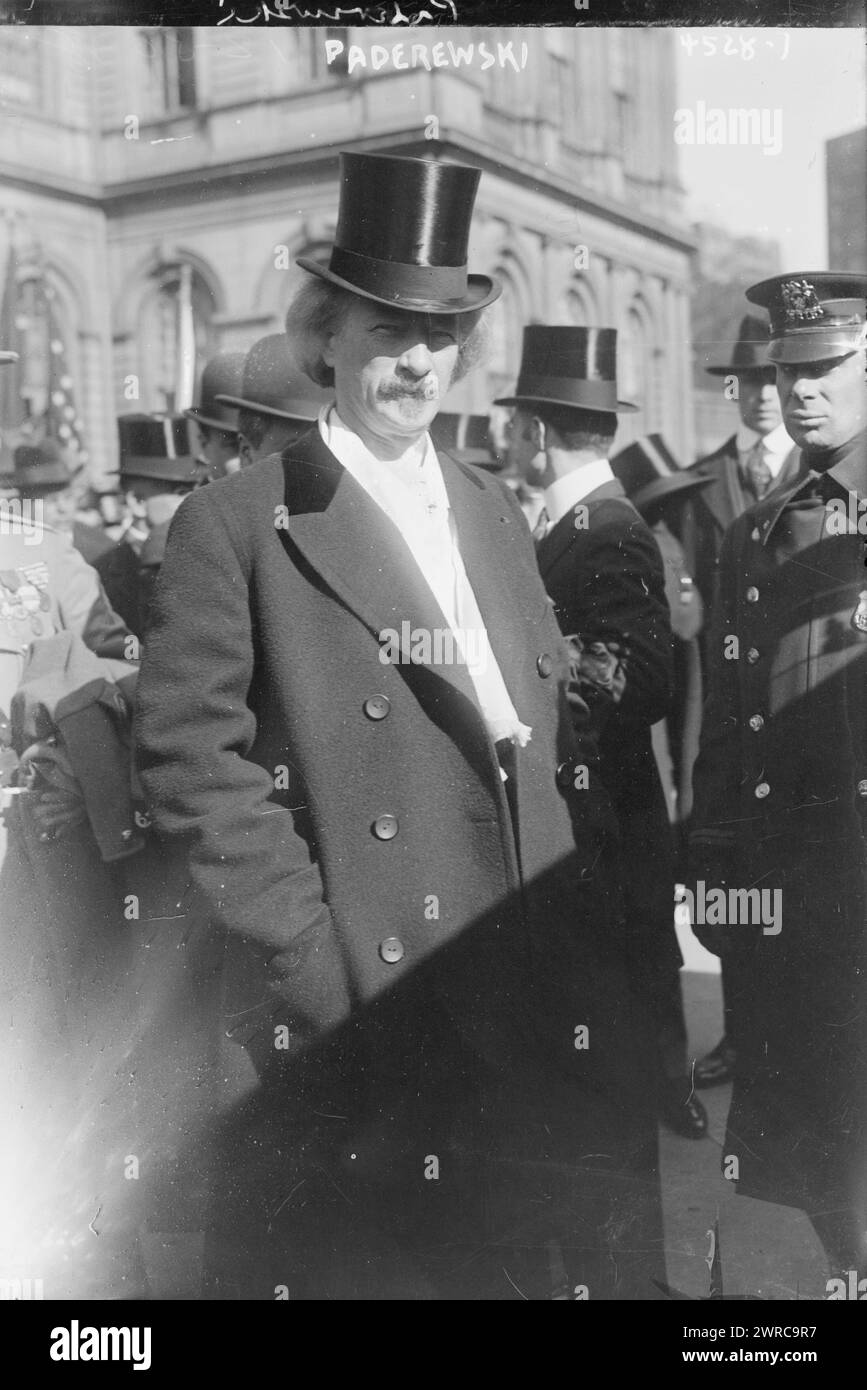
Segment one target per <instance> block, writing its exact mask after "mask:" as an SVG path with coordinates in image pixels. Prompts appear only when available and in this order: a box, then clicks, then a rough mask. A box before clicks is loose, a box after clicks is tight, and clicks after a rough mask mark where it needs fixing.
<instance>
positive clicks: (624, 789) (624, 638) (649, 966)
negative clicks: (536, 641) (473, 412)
mask: <svg viewBox="0 0 867 1390" xmlns="http://www.w3.org/2000/svg"><path fill="white" fill-rule="evenodd" d="M616 345H617V333H616V330H615V329H613V328H570V327H545V326H542V325H535V324H534V325H531V326H530V327H527V328H525V329H524V342H523V355H522V358H521V369H520V375H519V378H518V385H517V387H516V388H515V393H514V395H512V396H509V397H504V398H501V399H500V400H498V401H496V402H495V404H496V405H512V406H514V407H515V413H514V418H513V420H512V426H511V434H512V440H513V451H514V455H515V460H516V462H517V465H518V468H519V470H520V471H521V472H522V474H523V476H524V477H525V478H526V480H527V481H528V482H529V483H535V484H536V485H537V486H541V487H542V488H543V489H544V502H543V507H542V512H541V514H540V518H539V522H538V523H537V527H536V529H535V531H534V535H535V537H536V541H537V558H538V562H539V570H540V573H541V575H542V579H543V581H544V584H545V588H546V590H547V592H548V594H549V596H550V598H551V600H552V601H553V604H554V611H555V613H556V615H557V618H558V620H559V623H560V626H561V628H562V630H563V632H564V633H568V634H575V635H576V636H577V639H578V641H579V643H580V645H582V646H583V647H584V649H585V651H586V652H587V653H588V654H593V653H594V652H595V653H598V652H599V651H600V650H601V651H602V652H605V651H607V652H610V653H611V654H612V655H613V656H614V657H615V658H616V660H617V663H618V666H619V672H620V678H621V680H623V681H625V683H624V684H623V688H622V690H621V691H620V692H619V695H618V698H617V699H616V701H614V700H610V699H609V700H608V701H607V702H606V704H605V710H604V722H603V724H602V730H601V736H600V752H601V755H602V774H603V779H604V781H605V784H606V786H608V787H609V788H610V790H611V792H612V795H613V798H614V806H615V810H616V812H617V817H618V820H619V822H620V833H621V839H622V842H623V847H624V850H625V858H624V865H623V870H622V872H623V878H624V891H625V899H626V910H627V930H628V936H627V937H626V938H624V940H623V941H622V942H621V950H622V951H623V955H624V959H625V960H626V961H627V963H628V967H629V971H630V975H631V977H632V979H633V981H634V982H635V988H636V992H637V993H638V994H639V995H640V996H641V997H642V998H644V999H646V1000H647V1002H648V1004H650V1005H651V1007H652V1010H653V1014H654V1018H655V1021H656V1025H657V1037H658V1039H659V1042H660V1057H659V1061H660V1070H661V1074H660V1077H659V1086H658V1089H659V1110H660V1114H661V1116H662V1118H663V1119H664V1120H665V1121H666V1123H667V1124H668V1125H670V1126H671V1127H672V1128H673V1129H675V1130H676V1131H677V1132H678V1133H679V1134H682V1135H684V1137H686V1138H693V1139H699V1138H701V1137H702V1136H703V1135H704V1134H705V1132H706V1130H707V1116H706V1115H705V1113H704V1110H703V1108H702V1106H701V1104H700V1103H699V1102H698V1101H697V1100H696V1098H695V1096H694V1095H692V1094H691V1092H692V1087H691V1086H690V1084H689V1078H688V1076H687V1070H686V1041H685V1036H684V1031H683V1012H682V1008H681V1006H680V1000H679V990H680V984H679V977H678V970H679V968H680V964H681V958H680V951H679V948H678V945H677V938H676V936H675V933H674V911H673V897H674V866H673V863H672V840H671V831H670V828H669V823H668V812H667V809H666V804H665V798H664V795H663V791H662V786H661V784H660V780H659V773H658V771H657V768H656V763H655V760H654V755H653V748H652V744H651V736H650V728H651V725H652V724H655V723H656V722H657V720H659V719H662V718H663V717H664V716H665V714H666V713H667V711H668V709H669V706H670V703H671V698H672V679H673V676H672V664H671V628H670V625H669V616H668V604H667V602H666V597H665V576H664V572H663V567H662V560H661V557H660V554H659V550H658V548H657V546H656V543H655V541H654V539H653V536H652V535H651V534H650V531H649V530H648V528H647V526H646V525H645V524H644V522H643V521H642V519H641V517H640V516H639V514H638V512H637V511H636V509H635V507H634V506H633V505H632V503H631V502H629V501H628V500H627V497H626V493H625V491H624V489H623V487H622V486H621V484H620V483H619V482H618V481H617V479H616V478H615V476H614V474H613V472H612V470H611V465H610V463H609V462H608V454H609V450H610V446H611V444H612V442H613V440H614V436H615V433H616V430H617V414H618V412H619V411H625V410H632V409H634V407H633V406H630V405H629V404H628V403H627V402H624V401H620V400H618V398H617V381H616ZM591 659H593V658H592V657H591V656H590V655H588V658H587V660H588V663H589V661H590V660H591ZM615 679H616V677H615ZM673 996H676V997H677V1008H676V1010H675V1022H674V1024H672V1023H671V1021H670V1019H669V1017H668V1016H669V1015H670V1013H671V1007H670V1000H671V998H672V997H673ZM672 1034H674V1037H673V1040H672V1036H671V1035H672Z"/></svg>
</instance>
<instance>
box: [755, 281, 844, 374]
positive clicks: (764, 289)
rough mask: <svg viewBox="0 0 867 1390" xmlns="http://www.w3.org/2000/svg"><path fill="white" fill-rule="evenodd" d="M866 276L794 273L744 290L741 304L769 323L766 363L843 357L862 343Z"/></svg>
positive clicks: (818, 360) (761, 282) (760, 282)
mask: <svg viewBox="0 0 867 1390" xmlns="http://www.w3.org/2000/svg"><path fill="white" fill-rule="evenodd" d="M865 295H867V275H849V274H847V273H846V272H844V271H842V270H828V271H824V270H822V271H820V270H817V271H810V270H797V271H793V272H792V273H790V274H789V275H772V276H771V278H770V279H769V280H760V281H759V283H758V284H757V285H750V287H749V289H748V290H747V299H748V300H749V301H750V303H751V304H760V305H761V306H762V308H763V309H767V311H768V313H769V314H770V318H771V332H770V346H769V354H768V355H769V358H770V361H771V362H774V363H776V362H821V361H822V360H823V359H825V358H829V357H845V356H847V355H848V354H849V353H850V352H855V351H856V349H857V348H858V347H860V346H861V344H862V343H863V342H864V323H865V305H864V299H865Z"/></svg>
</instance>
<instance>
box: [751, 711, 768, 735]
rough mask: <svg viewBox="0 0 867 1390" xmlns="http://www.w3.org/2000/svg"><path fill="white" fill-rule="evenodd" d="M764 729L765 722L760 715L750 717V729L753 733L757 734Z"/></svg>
mask: <svg viewBox="0 0 867 1390" xmlns="http://www.w3.org/2000/svg"><path fill="white" fill-rule="evenodd" d="M764 727H765V721H764V719H763V718H762V716H761V715H760V714H751V715H750V728H751V729H752V731H753V733H755V734H757V733H758V732H759V730H760V729H763V728H764Z"/></svg>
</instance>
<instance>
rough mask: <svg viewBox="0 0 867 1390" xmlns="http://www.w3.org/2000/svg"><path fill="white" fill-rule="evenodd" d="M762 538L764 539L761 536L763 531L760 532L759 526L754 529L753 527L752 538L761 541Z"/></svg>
mask: <svg viewBox="0 0 867 1390" xmlns="http://www.w3.org/2000/svg"><path fill="white" fill-rule="evenodd" d="M761 539H762V537H761V533H760V532H759V528H758V526H754V527H753V529H752V531H751V532H750V540H753V541H760V540H761Z"/></svg>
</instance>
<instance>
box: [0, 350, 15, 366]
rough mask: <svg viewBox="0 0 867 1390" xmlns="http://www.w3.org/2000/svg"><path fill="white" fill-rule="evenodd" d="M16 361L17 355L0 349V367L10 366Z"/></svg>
mask: <svg viewBox="0 0 867 1390" xmlns="http://www.w3.org/2000/svg"><path fill="white" fill-rule="evenodd" d="M17 361H18V353H17V352H10V351H9V350H8V348H0V367H4V366H11V365H12V363H13V362H17Z"/></svg>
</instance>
